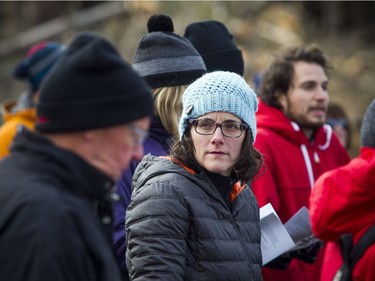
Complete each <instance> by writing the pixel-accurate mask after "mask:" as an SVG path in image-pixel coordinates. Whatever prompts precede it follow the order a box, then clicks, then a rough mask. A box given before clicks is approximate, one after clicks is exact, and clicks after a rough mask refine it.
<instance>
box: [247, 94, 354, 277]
mask: <svg viewBox="0 0 375 281" xmlns="http://www.w3.org/2000/svg"><path fill="white" fill-rule="evenodd" d="M256 120H257V136H256V141H255V147H256V148H257V149H258V150H259V151H260V152H261V153H262V154H263V157H264V163H265V170H264V169H263V170H261V172H260V174H259V177H257V178H256V179H255V180H254V181H253V192H254V194H255V195H256V197H257V199H258V202H259V206H260V207H262V206H263V205H265V204H267V203H271V204H272V206H273V207H274V209H275V211H276V212H277V214H278V215H279V217H280V219H281V221H282V222H283V223H285V222H286V221H287V220H288V219H289V218H291V217H292V216H293V215H294V214H295V213H296V212H297V211H298V210H299V209H300V208H301V207H303V206H306V207H309V199H310V194H311V189H312V187H313V185H314V182H315V180H316V179H317V178H318V177H319V176H320V175H321V174H323V173H324V172H326V171H329V170H332V169H334V168H337V167H339V166H342V165H345V164H347V163H348V162H349V161H350V157H349V155H348V153H347V152H346V150H345V149H344V147H343V146H342V145H341V144H340V142H339V140H338V139H337V137H336V136H335V135H334V134H333V133H332V129H331V127H329V126H328V125H324V126H322V127H320V128H319V129H317V130H316V131H315V134H314V138H313V141H310V140H309V139H308V138H307V137H306V135H305V134H304V132H303V131H302V130H301V129H300V128H299V126H298V125H297V124H296V123H294V122H292V121H291V120H290V119H288V118H287V117H286V116H285V115H284V114H283V112H282V111H280V110H278V109H277V108H274V107H271V106H268V105H266V104H264V103H263V102H262V101H259V109H258V112H257V114H256ZM321 252H322V251H321ZM321 264H322V253H321V254H320V255H319V256H318V259H317V261H316V262H315V263H314V264H307V263H305V262H303V261H299V260H297V259H294V260H293V261H292V262H291V263H290V265H289V266H288V268H287V269H286V270H282V271H281V270H275V269H270V268H267V267H265V268H263V278H264V281H270V280H277V281H317V280H319V275H320V270H321Z"/></svg>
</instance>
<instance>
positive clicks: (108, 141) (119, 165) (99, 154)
mask: <svg viewBox="0 0 375 281" xmlns="http://www.w3.org/2000/svg"><path fill="white" fill-rule="evenodd" d="M149 126H150V118H149V117H144V118H142V119H138V120H136V121H134V122H132V123H129V124H124V125H118V126H113V127H108V128H103V129H98V130H95V133H94V134H95V140H94V141H93V143H94V146H95V147H96V149H95V150H94V155H93V157H92V162H93V163H94V165H95V166H96V167H97V168H99V169H100V170H101V171H103V172H104V173H105V174H107V175H108V176H111V177H112V178H113V179H118V178H119V177H120V176H121V175H122V173H123V171H124V170H126V169H127V168H128V166H129V163H130V162H131V161H132V160H138V161H140V160H141V159H142V157H143V145H142V143H143V141H144V138H145V137H146V135H147V130H148V128H149Z"/></svg>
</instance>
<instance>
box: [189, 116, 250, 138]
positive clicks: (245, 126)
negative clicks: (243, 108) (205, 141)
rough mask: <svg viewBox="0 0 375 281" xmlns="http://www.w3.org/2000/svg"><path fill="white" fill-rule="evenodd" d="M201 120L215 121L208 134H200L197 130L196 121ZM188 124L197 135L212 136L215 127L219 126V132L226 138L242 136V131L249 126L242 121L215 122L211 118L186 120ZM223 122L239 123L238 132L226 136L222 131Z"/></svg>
mask: <svg viewBox="0 0 375 281" xmlns="http://www.w3.org/2000/svg"><path fill="white" fill-rule="evenodd" d="M203 120H210V121H212V122H213V123H215V129H214V130H213V131H212V133H210V134H202V133H199V132H198V131H197V127H198V122H200V121H203ZM188 123H189V124H191V125H192V126H193V127H194V130H195V132H196V133H197V134H199V135H202V136H212V135H213V134H215V132H216V130H217V128H218V127H219V128H220V131H221V134H222V135H223V136H224V137H226V138H231V139H237V138H239V137H241V136H242V134H243V132H244V131H246V130H248V129H249V126H248V125H247V124H244V123H241V122H237V121H224V122H223V123H216V122H215V121H213V120H212V119H190V120H189V121H188ZM225 123H236V124H239V125H240V134H239V135H238V136H236V137H231V136H227V135H226V134H224V132H223V125H224V124H225Z"/></svg>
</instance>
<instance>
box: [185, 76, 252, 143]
mask: <svg viewBox="0 0 375 281" xmlns="http://www.w3.org/2000/svg"><path fill="white" fill-rule="evenodd" d="M182 107H183V110H182V115H181V119H180V125H179V134H180V139H182V136H183V134H184V132H185V130H186V127H187V124H188V121H189V120H190V119H196V118H198V117H200V116H202V115H205V114H207V113H210V112H217V111H223V112H229V113H232V114H234V115H236V116H237V117H238V118H240V119H241V120H242V121H243V122H245V124H247V125H248V126H249V128H250V130H251V134H252V137H253V142H254V141H255V136H256V121H255V112H256V111H257V110H258V99H257V97H256V95H255V93H254V91H253V90H252V89H251V88H250V86H249V85H248V84H247V83H246V81H245V80H244V79H243V78H242V77H241V76H240V75H238V74H236V73H234V72H228V71H214V72H211V73H207V74H205V75H203V76H202V77H201V78H199V79H197V80H196V81H195V82H193V83H192V84H190V85H189V87H187V89H186V90H185V93H184V94H183V96H182Z"/></svg>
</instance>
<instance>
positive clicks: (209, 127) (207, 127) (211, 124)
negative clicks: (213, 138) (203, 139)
mask: <svg viewBox="0 0 375 281" xmlns="http://www.w3.org/2000/svg"><path fill="white" fill-rule="evenodd" d="M189 123H190V124H192V125H193V126H194V129H195V131H196V132H197V133H198V134H200V135H205V136H208V135H212V134H214V133H215V131H216V129H217V128H218V127H219V128H220V130H221V133H222V134H223V136H225V137H227V138H239V137H240V136H241V135H242V133H243V131H245V130H247V129H248V128H249V127H248V126H247V125H246V124H242V123H240V122H236V121H225V122H223V123H221V124H220V123H216V122H215V121H213V120H211V119H192V120H189Z"/></svg>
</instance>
